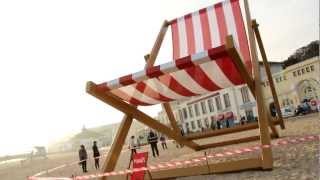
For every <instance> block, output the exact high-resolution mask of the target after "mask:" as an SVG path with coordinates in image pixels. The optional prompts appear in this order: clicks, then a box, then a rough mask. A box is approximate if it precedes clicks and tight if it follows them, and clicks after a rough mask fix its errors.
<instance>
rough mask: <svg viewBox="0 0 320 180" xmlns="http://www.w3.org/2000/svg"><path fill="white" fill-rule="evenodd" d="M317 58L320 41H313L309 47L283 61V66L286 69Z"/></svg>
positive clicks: (298, 50)
mask: <svg viewBox="0 0 320 180" xmlns="http://www.w3.org/2000/svg"><path fill="white" fill-rule="evenodd" d="M315 56H319V40H316V41H312V42H311V43H310V44H308V45H307V46H304V47H301V48H299V49H297V50H296V52H294V53H293V54H292V55H291V56H289V57H288V59H286V60H284V61H283V65H284V68H286V67H288V66H290V65H293V64H296V63H299V62H301V61H304V60H306V59H309V58H312V57H315Z"/></svg>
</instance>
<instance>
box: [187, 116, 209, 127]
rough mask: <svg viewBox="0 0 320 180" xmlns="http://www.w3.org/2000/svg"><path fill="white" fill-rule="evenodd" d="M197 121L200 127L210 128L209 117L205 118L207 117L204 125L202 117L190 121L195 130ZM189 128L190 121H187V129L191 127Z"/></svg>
mask: <svg viewBox="0 0 320 180" xmlns="http://www.w3.org/2000/svg"><path fill="white" fill-rule="evenodd" d="M195 122H197V126H198V128H199V129H202V128H209V121H208V118H205V119H204V123H205V124H204V126H203V125H202V121H201V120H200V119H198V120H197V121H191V122H190V125H191V129H192V130H194V129H196V128H197V127H196V123H195ZM189 128H190V127H189V123H188V122H186V129H189Z"/></svg>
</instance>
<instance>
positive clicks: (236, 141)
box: [200, 134, 277, 149]
mask: <svg viewBox="0 0 320 180" xmlns="http://www.w3.org/2000/svg"><path fill="white" fill-rule="evenodd" d="M271 137H272V138H276V137H277V136H276V135H274V134H271ZM259 139H260V136H250V137H244V138H238V139H231V140H227V141H221V142H215V143H210V144H204V145H201V146H200V147H201V148H202V149H208V148H215V147H220V146H227V145H232V144H240V143H247V142H251V141H257V140H259Z"/></svg>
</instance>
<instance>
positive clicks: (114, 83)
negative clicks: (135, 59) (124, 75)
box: [107, 78, 122, 89]
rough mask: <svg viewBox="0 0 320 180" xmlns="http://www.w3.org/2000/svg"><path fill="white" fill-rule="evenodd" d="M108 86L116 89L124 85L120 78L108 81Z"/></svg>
mask: <svg viewBox="0 0 320 180" xmlns="http://www.w3.org/2000/svg"><path fill="white" fill-rule="evenodd" d="M107 86H108V88H110V89H116V88H119V87H122V85H121V84H120V81H119V78H117V79H114V80H111V81H108V82H107Z"/></svg>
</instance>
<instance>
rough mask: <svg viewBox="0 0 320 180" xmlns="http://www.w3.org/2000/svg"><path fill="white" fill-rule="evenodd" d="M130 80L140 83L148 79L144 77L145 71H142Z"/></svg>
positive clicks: (133, 75)
mask: <svg viewBox="0 0 320 180" xmlns="http://www.w3.org/2000/svg"><path fill="white" fill-rule="evenodd" d="M132 79H133V80H134V81H136V82H140V81H143V80H146V79H148V77H147V75H146V71H145V70H142V71H139V72H136V73H134V74H132Z"/></svg>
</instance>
